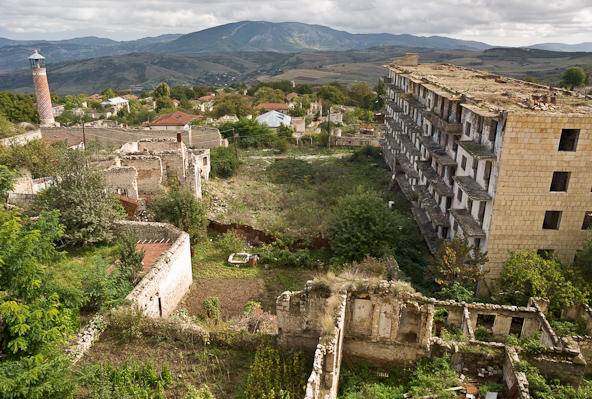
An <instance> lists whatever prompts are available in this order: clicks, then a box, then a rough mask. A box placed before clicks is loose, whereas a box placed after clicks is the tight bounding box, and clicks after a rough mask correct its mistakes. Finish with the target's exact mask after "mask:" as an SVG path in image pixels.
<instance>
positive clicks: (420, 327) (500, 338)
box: [276, 281, 592, 399]
mask: <svg viewBox="0 0 592 399" xmlns="http://www.w3.org/2000/svg"><path fill="white" fill-rule="evenodd" d="M547 305H548V303H547V302H545V301H543V300H540V299H531V300H530V302H529V304H528V306H524V307H520V306H505V305H494V304H483V303H464V302H456V301H439V300H436V299H433V298H427V297H424V296H422V295H421V294H418V293H415V292H413V290H412V289H410V287H408V286H406V285H405V284H403V285H401V283H398V282H387V281H378V282H360V281H358V282H356V284H353V285H350V286H348V287H345V288H344V287H342V288H338V289H337V290H336V289H331V288H329V287H328V286H326V285H324V284H323V283H320V282H319V281H309V282H308V283H307V284H306V287H305V288H304V290H302V291H298V292H284V293H283V294H281V295H280V296H279V297H278V299H277V302H276V309H277V319H278V334H279V336H278V339H279V343H280V345H283V346H285V347H288V348H290V349H300V350H303V351H305V352H306V353H309V354H314V360H313V370H312V372H311V374H310V376H309V379H308V383H307V388H306V395H305V399H334V398H336V395H337V390H338V384H339V374H340V369H341V362H342V359H343V358H344V357H347V358H349V359H350V360H352V361H360V360H361V361H364V362H367V363H370V364H373V365H375V366H386V367H393V366H403V365H407V366H408V365H410V364H414V363H415V362H416V361H417V360H419V359H420V358H423V357H431V356H442V355H444V354H447V355H449V356H450V357H451V361H452V363H453V366H454V367H455V368H456V369H457V370H458V371H459V372H463V373H468V374H470V375H473V376H475V377H477V378H483V381H487V380H489V381H491V378H497V379H498V380H499V381H500V382H503V383H504V384H505V386H506V389H507V392H508V393H509V396H508V397H509V398H519V399H527V398H529V397H530V396H529V393H528V383H527V381H526V377H525V375H524V373H522V372H520V371H519V370H517V368H516V367H515V366H516V364H517V363H518V362H519V361H520V360H527V361H528V362H529V363H530V364H533V365H535V366H536V367H537V368H538V369H539V371H540V372H541V373H543V375H546V376H548V377H551V378H559V379H561V380H562V381H563V382H565V383H573V384H578V383H579V382H580V381H581V379H582V378H583V376H584V375H585V374H586V373H588V372H589V370H590V364H591V362H592V355H591V354H592V352H591V351H590V348H591V347H592V346H591V343H592V337H558V336H557V334H556V333H555V331H554V330H553V329H552V327H551V325H550V324H549V322H548V321H547V318H546V315H545V313H546V310H547ZM436 312H438V313H439V314H440V319H439V320H438V321H437V320H436V318H435V314H436ZM565 314H566V317H567V318H571V319H575V318H581V319H583V320H585V321H586V323H588V324H589V325H590V326H592V321H591V320H592V316H591V315H592V311H591V310H590V308H589V307H587V306H585V305H582V306H579V307H574V308H573V309H569V310H566V312H565ZM442 315H444V319H443V320H442ZM327 317H329V321H330V323H327ZM440 326H442V327H443V326H445V327H447V328H450V329H455V330H457V331H459V333H460V334H461V336H462V339H461V338H456V340H449V339H448V340H446V339H443V338H442V337H440V336H439V327H440ZM478 329H481V330H485V331H488V332H489V334H490V336H491V338H490V339H489V340H488V341H479V339H478V336H476V334H475V332H476V331H477V330H478ZM589 331H592V330H589ZM510 334H512V335H514V336H516V337H520V338H524V337H533V336H537V337H539V338H538V339H539V342H540V350H539V351H538V352H536V353H535V352H532V353H529V352H523V351H521V350H520V349H518V351H517V349H516V348H514V347H512V346H508V345H506V344H505V342H506V338H507V337H508V336H509V335H510Z"/></svg>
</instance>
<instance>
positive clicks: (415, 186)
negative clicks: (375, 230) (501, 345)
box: [382, 57, 592, 288]
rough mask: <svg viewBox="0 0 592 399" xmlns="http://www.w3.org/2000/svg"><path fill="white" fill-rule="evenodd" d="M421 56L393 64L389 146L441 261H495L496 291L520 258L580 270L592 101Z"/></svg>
mask: <svg viewBox="0 0 592 399" xmlns="http://www.w3.org/2000/svg"><path fill="white" fill-rule="evenodd" d="M411 58H412V57H407V58H406V59H405V60H404V62H402V63H401V64H400V63H399V62H398V61H395V64H393V65H389V66H387V68H388V71H389V72H388V76H387V77H385V82H386V83H387V105H386V120H385V123H386V132H385V138H384V139H383V140H382V147H383V152H384V156H385V159H386V161H387V163H388V164H389V166H390V167H391V169H392V170H393V180H395V181H396V182H397V183H398V185H399V186H400V188H401V190H402V191H403V193H404V194H405V195H406V196H407V198H408V199H409V200H410V201H412V202H413V204H414V207H413V213H414V215H415V217H416V219H417V221H418V224H419V226H420V229H421V230H422V233H423V234H424V236H425V237H426V241H427V243H428V245H429V247H430V249H431V250H432V252H435V251H436V250H437V248H438V245H439V242H440V240H443V239H452V238H454V237H461V238H464V239H466V240H467V241H468V242H469V243H470V244H473V245H475V246H477V247H479V248H480V249H481V250H482V251H483V252H487V253H488V257H489V263H488V264H487V265H486V266H485V269H486V271H487V274H486V281H485V282H486V283H487V285H486V286H485V287H489V288H491V286H492V285H493V283H494V281H495V279H496V278H497V277H498V276H499V273H500V271H501V269H502V267H503V264H504V262H505V260H507V258H508V256H509V254H510V252H512V251H515V250H518V249H523V248H527V249H532V250H537V251H545V253H550V252H551V253H553V255H555V256H557V257H558V258H559V259H560V260H561V261H563V262H565V263H570V262H572V261H573V259H574V255H575V252H576V250H578V249H580V248H581V247H582V246H583V243H584V242H585V241H586V240H588V239H590V238H592V230H590V229H588V228H587V227H588V224H590V216H587V215H590V213H591V211H592V194H591V188H592V174H590V173H589V170H590V168H591V167H592V98H589V97H584V96H581V95H577V94H576V93H571V92H568V91H565V90H562V89H552V90H550V89H549V87H545V86H540V85H535V84H531V83H527V82H522V81H517V80H514V79H509V78H502V77H500V76H496V75H491V74H489V73H485V72H479V71H474V70H469V69H464V68H460V67H457V66H452V65H436V64H419V65H418V64H417V63H413V62H411V61H410V60H411ZM560 142H561V144H560ZM571 144H574V145H573V148H570V149H566V148H567V147H566V145H567V146H569V145H571ZM552 186H553V187H552ZM548 211H556V212H559V213H556V212H555V213H554V212H551V213H548ZM545 220H546V221H545ZM556 222H557V223H556Z"/></svg>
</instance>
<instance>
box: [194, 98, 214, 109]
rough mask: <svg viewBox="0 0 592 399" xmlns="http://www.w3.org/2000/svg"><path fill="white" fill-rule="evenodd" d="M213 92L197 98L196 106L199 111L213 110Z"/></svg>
mask: <svg viewBox="0 0 592 399" xmlns="http://www.w3.org/2000/svg"><path fill="white" fill-rule="evenodd" d="M215 100H216V95H215V94H208V95H207V96H201V97H200V98H198V99H197V108H196V109H199V110H200V111H201V112H212V111H213V110H214V101H215Z"/></svg>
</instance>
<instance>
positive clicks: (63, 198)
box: [36, 150, 124, 245]
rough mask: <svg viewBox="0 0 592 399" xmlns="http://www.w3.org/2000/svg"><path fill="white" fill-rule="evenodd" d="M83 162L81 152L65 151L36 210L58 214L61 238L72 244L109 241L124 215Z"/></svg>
mask: <svg viewBox="0 0 592 399" xmlns="http://www.w3.org/2000/svg"><path fill="white" fill-rule="evenodd" d="M85 163H86V160H85V158H84V155H83V154H82V153H80V152H79V151H74V150H70V151H68V152H67V154H66V157H65V159H64V161H63V162H62V165H61V166H60V168H59V171H58V178H57V179H56V182H55V183H54V184H53V185H51V186H50V187H48V188H47V189H45V190H44V191H42V192H41V193H40V194H39V195H38V196H37V199H36V204H37V207H38V208H39V209H42V210H52V209H57V210H59V211H60V222H61V223H62V224H63V225H64V226H65V228H66V232H65V234H64V239H65V240H66V242H67V243H69V244H72V245H74V244H78V245H88V244H95V243H103V242H110V241H111V240H112V239H113V232H112V227H113V223H114V222H115V221H116V220H117V219H121V218H123V216H124V215H123V211H122V208H121V205H119V203H118V201H117V200H116V199H115V197H114V196H112V195H108V194H106V191H107V190H106V188H105V183H104V180H103V177H102V175H101V174H100V172H98V171H95V170H93V169H91V168H89V167H88V166H86V164H85Z"/></svg>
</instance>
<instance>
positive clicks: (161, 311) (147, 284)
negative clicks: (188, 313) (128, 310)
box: [117, 221, 193, 317]
mask: <svg viewBox="0 0 592 399" xmlns="http://www.w3.org/2000/svg"><path fill="white" fill-rule="evenodd" d="M117 229H118V230H119V231H126V232H131V233H133V234H134V236H135V237H137V238H138V240H141V241H143V240H145V241H156V242H158V241H161V240H164V241H167V240H169V241H170V242H172V245H171V247H170V248H169V249H168V250H167V251H165V252H164V253H163V254H162V255H161V256H160V257H159V258H158V260H157V261H156V263H155V264H154V265H153V266H152V268H151V269H150V270H149V271H148V273H147V274H146V275H145V276H144V277H143V278H142V280H141V281H140V282H139V283H138V284H137V285H136V287H135V288H134V289H133V290H132V292H131V293H130V294H129V295H128V296H127V297H126V299H127V300H129V301H130V302H132V303H135V304H136V305H137V306H138V308H139V309H140V310H141V311H142V312H143V313H144V314H145V315H147V316H150V317H167V316H169V315H170V314H171V313H172V312H173V311H174V310H175V309H176V307H177V305H178V304H179V302H180V301H181V299H183V296H184V295H185V294H186V293H187V292H188V291H189V287H190V286H191V282H192V278H193V277H192V269H191V251H190V243H189V235H188V234H187V233H185V232H184V231H181V230H179V229H177V228H176V227H174V226H172V225H170V224H166V223H149V222H127V221H121V222H117Z"/></svg>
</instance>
